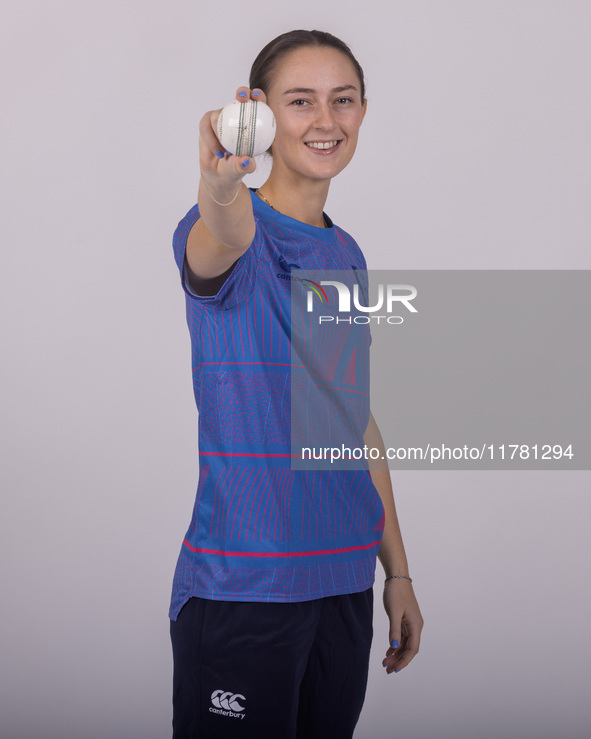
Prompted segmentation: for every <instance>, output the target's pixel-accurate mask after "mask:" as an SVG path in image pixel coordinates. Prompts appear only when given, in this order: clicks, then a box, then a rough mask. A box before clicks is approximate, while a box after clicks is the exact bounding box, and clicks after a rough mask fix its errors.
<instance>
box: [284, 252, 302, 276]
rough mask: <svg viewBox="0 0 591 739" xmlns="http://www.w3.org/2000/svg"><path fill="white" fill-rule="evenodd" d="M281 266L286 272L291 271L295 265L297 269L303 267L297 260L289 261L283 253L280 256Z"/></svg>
mask: <svg viewBox="0 0 591 739" xmlns="http://www.w3.org/2000/svg"><path fill="white" fill-rule="evenodd" d="M279 266H280V267H281V269H282V270H283V271H284V272H289V271H290V269H291V268H292V267H295V268H296V269H301V268H300V265H299V264H296V263H295V262H288V261H287V260H286V259H285V257H284V256H283V254H282V255H281V256H280V257H279Z"/></svg>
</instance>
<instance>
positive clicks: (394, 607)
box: [363, 413, 423, 674]
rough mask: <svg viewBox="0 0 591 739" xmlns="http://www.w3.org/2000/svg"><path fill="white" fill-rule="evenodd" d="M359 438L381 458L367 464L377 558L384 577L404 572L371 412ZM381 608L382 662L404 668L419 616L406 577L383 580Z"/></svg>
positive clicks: (414, 647)
mask: <svg viewBox="0 0 591 739" xmlns="http://www.w3.org/2000/svg"><path fill="white" fill-rule="evenodd" d="M363 438H364V441H365V443H366V444H367V446H368V447H375V448H378V449H379V450H380V455H379V456H380V458H381V459H380V460H378V461H377V462H375V461H372V462H371V463H370V472H371V478H372V481H373V484H374V485H375V486H376V488H377V491H378V493H379V494H380V498H381V499H382V503H383V504H384V515H385V521H384V533H383V536H382V544H381V546H380V551H379V552H378V559H379V560H380V562H381V563H382V567H383V568H384V572H385V574H386V577H389V576H390V575H408V574H409V572H408V563H407V561H406V553H405V551H404V544H403V543H402V535H401V533H400V526H399V524H398V516H397V514H396V506H395V504H394V493H393V491H392V481H391V479H390V470H389V469H388V464H387V459H386V450H385V447H384V440H383V439H382V435H381V433H380V430H379V428H378V426H377V424H376V422H375V419H374V417H373V415H372V414H371V413H370V415H369V423H368V425H367V430H366V432H365V435H364V437H363ZM384 608H385V609H386V613H387V614H388V618H389V620H390V633H389V637H388V643H389V644H390V646H389V648H388V650H387V652H386V657H385V659H384V660H383V661H382V665H383V666H384V667H385V668H386V672H387V673H388V674H390V673H391V672H398V671H399V670H401V669H402V668H403V667H406V665H408V663H409V662H410V661H411V660H412V658H413V657H414V656H415V655H416V654H417V652H418V651H419V642H420V639H421V630H422V628H423V617H422V616H421V611H420V610H419V604H418V603H417V599H416V597H415V594H414V590H413V587H412V583H411V582H410V580H406V579H402V578H394V579H391V580H388V581H387V582H386V583H385V585H384ZM392 645H394V646H392Z"/></svg>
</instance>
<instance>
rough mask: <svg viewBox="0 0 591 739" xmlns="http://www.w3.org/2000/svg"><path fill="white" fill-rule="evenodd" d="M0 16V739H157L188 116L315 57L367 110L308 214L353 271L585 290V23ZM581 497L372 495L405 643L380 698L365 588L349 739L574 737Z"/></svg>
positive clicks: (176, 515)
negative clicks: (327, 230)
mask: <svg viewBox="0 0 591 739" xmlns="http://www.w3.org/2000/svg"><path fill="white" fill-rule="evenodd" d="M2 16H3V23H2V30H1V31H0V33H1V38H0V58H1V62H2V64H1V67H0V69H1V70H2V71H1V72H0V74H1V76H2V103H3V106H2V107H3V113H2V117H1V119H0V126H1V128H2V153H1V162H0V172H1V177H2V185H1V188H2V191H1V198H0V202H1V209H2V210H1V218H0V229H1V239H2V242H1V243H2V256H3V263H2V289H1V291H0V299H1V301H2V302H1V311H0V315H1V317H2V355H3V356H2V363H1V365H0V373H1V381H2V383H1V386H2V406H1V412H2V438H1V448H2V504H3V505H2V517H1V521H2V523H1V531H0V547H1V561H2V583H1V588H2V590H1V592H2V643H1V651H0V665H1V675H2V682H1V684H0V695H1V699H0V700H1V705H0V735H1V736H2V737H6V739H31V737H42V738H43V739H53V738H55V739H58V738H59V739H70V738H76V739H78V738H79V737H85V739H102V737H118V738H120V739H124V738H126V737H138V736H142V737H144V738H145V739H152V738H153V739H160V738H161V737H166V736H170V718H171V707H170V703H171V699H170V690H171V671H172V659H171V654H170V645H169V637H168V620H167V608H168V599H169V594H170V587H171V581H172V574H173V569H174V565H175V561H176V557H177V554H178V551H179V548H180V544H181V541H182V537H183V535H184V533H185V530H186V527H187V526H188V523H189V519H190V514H191V510H192V506H193V501H194V494H195V489H196V485H197V472H198V470H197V415H196V411H195V408H194V401H193V396H192V387H191V371H190V348H189V336H188V332H187V328H186V325H185V317H184V298H183V294H182V291H181V288H180V285H179V277H178V272H177V270H176V266H175V264H174V261H173V257H172V248H171V238H172V233H173V231H174V228H175V227H176V225H177V223H178V221H179V220H180V219H181V218H182V217H183V216H184V215H185V213H186V212H187V210H188V209H189V208H190V207H191V206H192V205H193V204H194V202H195V199H196V193H197V183H198V166H197V126H198V121H199V119H200V117H201V116H202V115H203V113H204V112H205V111H206V110H208V109H212V108H217V107H221V106H222V105H223V104H225V103H226V102H228V101H229V100H231V99H232V98H233V96H234V92H235V88H236V87H238V86H239V85H241V84H245V83H247V80H248V71H249V69H250V64H251V63H252V61H253V59H254V57H255V56H256V54H257V53H258V51H259V50H260V49H261V48H262V47H263V45H264V44H266V43H267V42H268V41H269V40H270V39H271V38H273V37H275V36H276V35H278V34H279V33H282V32H284V31H287V30H291V29H293V28H297V27H303V28H320V29H323V30H330V31H331V32H332V33H334V34H336V35H338V36H340V37H342V38H343V39H344V40H345V41H346V42H348V43H349V44H350V45H351V46H352V49H353V51H354V53H355V54H356V55H357V56H358V58H359V60H360V62H361V64H362V66H363V68H364V70H365V73H366V77H367V82H368V89H367V94H368V98H369V103H368V113H367V117H366V120H365V122H364V124H363V128H362V134H361V140H360V144H359V148H358V152H357V154H356V157H355V159H354V160H353V162H352V163H351V165H350V166H349V168H348V169H347V170H346V171H345V172H343V173H342V174H341V175H340V176H339V178H337V180H336V181H335V182H334V184H333V185H332V186H331V194H330V197H329V201H328V203H327V208H326V210H327V212H328V213H329V215H331V217H332V218H333V219H334V220H335V221H336V222H337V223H338V224H339V225H341V226H342V227H343V228H345V229H346V230H347V231H349V232H350V233H352V234H353V235H354V236H355V238H356V239H357V240H358V242H359V243H360V245H361V246H362V248H363V250H364V252H365V254H366V256H367V261H368V265H369V267H370V268H373V269H396V268H400V269H589V268H590V261H591V260H590V255H589V237H590V235H591V223H590V211H589V207H588V206H589V202H591V199H590V194H591V192H590V190H591V188H590V178H591V166H590V165H591V161H590V159H591V151H590V143H589V131H590V130H591V105H590V103H589V95H588V72H589V68H590V65H591V43H590V41H591V39H590V35H591V34H590V28H591V6H590V4H589V3H588V2H586V1H584V0H581V1H579V2H574V1H572V0H571V1H569V0H553V1H550V0H530V1H524V0H511V1H508V0H495V2H492V0H486V2H480V1H478V0H461V1H460V0H458V1H455V0H450V1H444V0H441V1H440V0H430V1H421V0H415V1H414V2H408V1H407V2H401V1H399V0H394V1H390V2H372V1H371V0H369V1H367V2H360V3H348V2H342V1H341V2H336V1H334V0H330V1H327V2H323V3H321V4H320V3H317V2H311V1H310V0H303V1H302V2H299V3H298V5H297V6H296V4H295V3H294V4H293V5H290V6H288V5H287V4H285V3H278V2H270V0H262V1H261V2H254V3H252V4H250V5H249V4H247V3H242V2H237V1H236V0H230V1H227V2H224V3H218V4H215V3H204V2H190V1H189V0H182V1H181V0H171V2H169V3H166V4H164V3H156V2H153V0H143V1H141V2H140V0H135V1H131V0H118V2H115V1H114V0H104V1H103V2H101V3H98V2H80V1H78V2H74V1H73V0H62V1H61V2H60V1H59V0H56V1H55V2H40V1H38V0H37V1H36V2H34V1H33V2H24V3H16V2H14V1H13V2H5V3H4V4H3V13H2ZM265 166H266V165H265V164H264V163H261V168H260V169H261V170H262V174H261V173H259V175H255V176H254V177H253V178H252V184H257V183H258V184H261V183H262V181H263V179H264V171H265ZM267 170H268V166H267ZM589 479H590V478H589V473H587V472H572V473H569V472H515V473H512V472H481V473H472V472H463V471H461V472H460V471H458V472H415V471H406V472H400V473H395V474H394V473H393V485H394V491H395V498H396V501H397V506H398V511H399V516H400V519H401V522H402V527H403V535H404V539H405V543H406V548H407V554H408V557H409V561H410V571H411V574H412V576H413V578H414V580H415V586H416V587H415V590H416V593H417V596H418V598H419V602H420V605H421V608H422V611H423V615H424V618H425V622H426V626H425V630H424V637H423V642H422V650H421V653H420V654H419V655H418V656H417V657H416V659H415V660H414V662H413V663H412V664H411V665H410V666H409V667H408V668H407V669H405V670H404V671H403V672H401V673H399V674H397V675H390V676H387V675H386V674H385V673H384V671H383V669H382V668H381V664H380V663H381V659H382V657H383V654H384V652H385V650H386V648H387V640H388V631H387V623H386V618H385V614H384V613H383V610H382V609H381V605H380V599H381V592H382V590H381V586H382V578H383V574H382V570H381V566H380V565H379V564H378V567H377V574H376V577H377V581H376V590H375V592H376V613H375V636H374V649H373V653H372V663H371V672H370V680H369V686H368V693H367V699H366V704H365V707H364V710H363V713H362V716H361V720H360V722H359V725H358V730H357V733H356V736H357V737H359V738H362V739H382V737H384V738H385V737H391V736H395V737H401V738H402V737H403V738H404V739H432V738H434V737H437V739H447V738H448V737H449V739H473V737H475V736H478V737H487V738H488V737H501V736H502V737H509V738H511V739H515V738H518V737H519V738H525V737H528V738H529V737H534V736H535V737H536V738H537V739H546V738H547V739H551V738H554V737H557V736H560V737H563V738H565V739H566V738H568V739H575V738H578V737H586V736H588V735H589V727H590V724H591V718H590V710H589V700H588V695H587V693H588V685H589V677H590V675H589V664H590V657H591V655H590V651H591V650H590V641H591V639H590V636H589V615H590V608H589V606H590V603H589V588H588V583H589V575H590V572H589V562H590V557H589V545H588V525H587V521H588V518H589V513H590V512H591V505H590V502H589Z"/></svg>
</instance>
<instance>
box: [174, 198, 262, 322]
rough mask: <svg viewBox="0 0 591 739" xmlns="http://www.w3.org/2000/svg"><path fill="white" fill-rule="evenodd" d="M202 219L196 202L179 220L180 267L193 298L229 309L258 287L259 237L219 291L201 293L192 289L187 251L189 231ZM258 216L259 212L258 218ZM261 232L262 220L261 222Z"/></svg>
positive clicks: (176, 247)
mask: <svg viewBox="0 0 591 739" xmlns="http://www.w3.org/2000/svg"><path fill="white" fill-rule="evenodd" d="M198 220H199V206H198V205H197V204H196V205H194V206H193V207H192V208H191V209H190V210H189V212H188V213H187V215H186V216H185V217H184V218H183V219H182V220H181V221H180V222H179V224H178V226H177V228H176V230H175V232H174V235H173V238H172V247H173V251H174V259H175V262H176V265H177V268H178V270H179V274H180V278H181V285H182V288H183V290H184V291H185V294H186V295H187V296H188V298H189V299H190V300H193V301H195V302H197V303H201V304H203V305H207V306H208V307H211V308H214V309H217V310H227V309H229V308H232V307H233V306H234V305H237V304H238V303H240V302H241V301H243V300H244V299H245V298H247V297H248V296H249V295H250V293H251V292H252V290H253V288H254V283H255V277H256V266H257V260H258V239H257V237H256V236H255V239H254V241H253V243H252V244H251V245H250V246H249V248H248V249H247V250H246V251H245V252H244V254H242V255H241V256H240V258H239V259H238V261H237V262H235V264H234V266H233V268H232V270H231V272H230V274H229V275H228V277H227V278H226V280H225V281H224V284H223V285H222V286H221V287H220V289H219V290H218V292H217V293H216V294H215V295H197V294H196V293H195V292H193V290H191V288H190V286H189V284H188V281H187V275H186V271H185V252H186V248H187V238H188V236H189V232H190V231H191V229H192V228H193V226H194V225H195V223H196V222H197V221H198ZM256 220H257V218H256V216H255V221H256ZM257 233H258V223H257Z"/></svg>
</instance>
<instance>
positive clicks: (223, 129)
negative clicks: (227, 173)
mask: <svg viewBox="0 0 591 739" xmlns="http://www.w3.org/2000/svg"><path fill="white" fill-rule="evenodd" d="M275 130H276V129H275V116H274V115H273V111H272V110H271V108H269V106H268V105H267V104H266V103H263V102H257V101H256V100H248V101H247V102H246V103H241V102H239V101H238V100H233V101H232V102H231V103H228V104H227V105H225V106H224V107H223V108H222V111H221V113H220V117H219V118H218V131H217V133H218V139H219V140H220V143H221V145H222V146H223V147H224V148H225V149H227V150H228V151H231V152H232V154H236V155H237V156H249V157H256V156H258V155H259V154H262V153H263V152H264V151H267V149H268V148H269V147H270V146H271V144H272V143H273V139H274V138H275Z"/></svg>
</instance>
